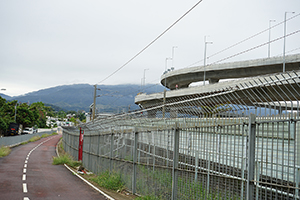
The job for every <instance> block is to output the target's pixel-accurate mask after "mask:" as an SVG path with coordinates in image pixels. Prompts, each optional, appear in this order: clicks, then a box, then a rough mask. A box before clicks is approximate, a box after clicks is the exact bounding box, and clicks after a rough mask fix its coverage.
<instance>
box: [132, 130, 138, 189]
mask: <svg viewBox="0 0 300 200" xmlns="http://www.w3.org/2000/svg"><path fill="white" fill-rule="evenodd" d="M133 134H134V146H133V172H132V194H135V193H136V166H137V163H136V161H137V144H138V132H137V131H136V129H134V131H133Z"/></svg>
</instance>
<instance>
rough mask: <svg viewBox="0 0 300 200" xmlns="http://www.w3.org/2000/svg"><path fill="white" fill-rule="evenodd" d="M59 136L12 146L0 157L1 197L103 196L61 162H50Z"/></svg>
mask: <svg viewBox="0 0 300 200" xmlns="http://www.w3.org/2000/svg"><path fill="white" fill-rule="evenodd" d="M60 137H61V135H56V136H51V137H48V138H43V139H41V140H39V141H36V142H32V143H28V144H26V145H21V146H18V147H15V148H13V149H12V152H11V153H10V155H8V156H6V157H3V158H0V199H1V200H2V199H3V200H6V199H7V200H13V199H18V200H20V199H22V200H28V199H30V200H34V199H43V200H44V199H49V200H55V199H72V200H76V199H80V200H86V199H87V200H89V199H91V200H93V199H98V200H102V199H103V200H104V199H106V198H105V197H104V196H103V195H101V194H100V193H99V192H96V191H95V190H93V189H92V188H91V187H89V186H88V185H87V184H85V183H84V182H82V181H81V180H80V179H78V178H77V177H76V176H75V175H73V174H72V173H71V172H70V171H69V170H67V169H66V168H65V167H64V166H62V165H52V157H53V156H56V153H55V145H56V144H57V142H58V141H59V138H60ZM43 142H44V143H43ZM41 143H42V144H41ZM39 144H40V146H38V145H39ZM37 146H38V147H37ZM35 147H36V148H35ZM30 152H31V153H30ZM24 175H25V176H24Z"/></svg>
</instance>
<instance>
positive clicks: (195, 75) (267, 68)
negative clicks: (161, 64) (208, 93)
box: [161, 54, 300, 90]
mask: <svg viewBox="0 0 300 200" xmlns="http://www.w3.org/2000/svg"><path fill="white" fill-rule="evenodd" d="M285 60H286V61H285V62H286V64H285V69H286V70H285V71H292V70H298V69H300V54H295V55H289V56H285ZM205 69H206V70H205V77H206V78H205V79H206V80H208V81H209V83H217V82H219V80H220V79H231V78H244V77H253V76H259V75H264V74H272V73H277V72H282V70H283V57H272V58H263V59H256V60H246V61H239V62H231V63H222V64H214V65H207V66H206V67H205ZM203 77H204V67H203V66H197V67H190V68H184V69H179V70H174V71H170V72H168V73H165V74H163V75H162V76H161V84H162V85H163V86H166V87H167V88H169V89H171V90H173V89H176V85H177V88H187V87H188V86H189V85H190V84H191V83H194V82H199V81H203ZM165 79H166V80H165ZM165 83H166V85H165Z"/></svg>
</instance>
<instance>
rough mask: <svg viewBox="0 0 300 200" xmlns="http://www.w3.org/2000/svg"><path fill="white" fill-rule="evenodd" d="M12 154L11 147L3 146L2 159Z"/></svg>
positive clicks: (0, 150) (0, 155)
mask: <svg viewBox="0 0 300 200" xmlns="http://www.w3.org/2000/svg"><path fill="white" fill-rule="evenodd" d="M10 152H11V149H10V148H9V147H5V146H2V147H1V148H0V158H1V157H4V156H7V155H8V154H9V153H10Z"/></svg>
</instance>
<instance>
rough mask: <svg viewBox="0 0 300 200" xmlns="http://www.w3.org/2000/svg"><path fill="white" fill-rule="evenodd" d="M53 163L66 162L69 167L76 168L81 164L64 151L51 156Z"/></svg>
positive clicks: (60, 163) (61, 163)
mask: <svg viewBox="0 0 300 200" xmlns="http://www.w3.org/2000/svg"><path fill="white" fill-rule="evenodd" d="M52 164H53V165H63V164H67V165H68V166H70V167H73V168H76V167H78V166H80V165H81V162H79V161H75V160H74V159H73V158H72V157H71V156H70V155H69V154H67V153H64V154H62V155H60V156H59V157H53V162H52Z"/></svg>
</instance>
